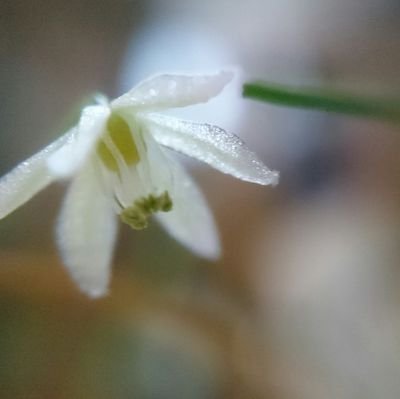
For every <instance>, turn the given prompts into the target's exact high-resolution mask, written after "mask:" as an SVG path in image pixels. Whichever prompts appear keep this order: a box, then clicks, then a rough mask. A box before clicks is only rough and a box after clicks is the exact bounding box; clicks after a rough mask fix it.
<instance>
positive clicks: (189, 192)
mask: <svg viewBox="0 0 400 399" xmlns="http://www.w3.org/2000/svg"><path fill="white" fill-rule="evenodd" d="M168 162H169V169H170V170H171V172H172V174H173V180H172V182H173V184H172V187H171V188H170V193H171V198H172V202H173V208H172V211H170V212H165V213H158V214H157V216H156V217H157V219H158V220H159V222H160V223H161V224H162V226H163V227H164V228H165V229H166V230H167V231H168V232H169V233H170V234H171V236H172V237H174V238H175V239H176V240H177V241H179V242H180V243H181V244H183V245H184V246H186V247H187V248H188V249H190V250H191V251H193V252H194V253H196V254H197V255H199V256H202V257H205V258H208V259H217V258H218V257H219V256H220V243H219V237H218V232H217V229H216V227H215V223H214V218H213V216H212V214H211V212H210V209H209V207H208V205H207V202H206V201H205V199H204V197H203V195H202V193H201V192H200V190H199V189H198V188H197V185H196V184H195V183H194V182H193V180H192V179H191V178H190V177H189V176H188V175H187V173H186V172H185V171H184V170H183V169H182V168H181V166H180V165H179V164H177V163H176V162H174V161H173V160H172V159H170V160H169V161H168Z"/></svg>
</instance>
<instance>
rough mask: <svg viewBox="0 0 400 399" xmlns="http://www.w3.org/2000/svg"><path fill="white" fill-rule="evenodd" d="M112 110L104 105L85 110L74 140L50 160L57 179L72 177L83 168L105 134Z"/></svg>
mask: <svg viewBox="0 0 400 399" xmlns="http://www.w3.org/2000/svg"><path fill="white" fill-rule="evenodd" d="M109 115H110V109H109V108H108V107H107V106H104V105H91V106H88V107H86V108H84V109H83V111H82V115H81V118H80V120H79V125H78V128H77V129H78V131H77V134H76V136H75V137H74V140H71V142H70V143H69V144H68V145H66V146H64V147H62V148H61V149H60V150H59V151H57V152H55V153H54V154H53V155H52V156H51V157H50V158H49V159H48V167H49V170H50V171H51V173H53V174H54V175H55V176H57V177H60V178H62V177H70V176H71V175H73V174H74V173H75V172H76V171H77V170H79V168H81V167H82V165H83V164H84V162H85V161H86V159H87V157H88V155H89V154H90V152H91V150H92V149H93V147H94V145H95V143H96V141H97V139H98V138H99V136H101V134H102V133H103V132H104V129H105V124H106V122H107V118H108V116H109Z"/></svg>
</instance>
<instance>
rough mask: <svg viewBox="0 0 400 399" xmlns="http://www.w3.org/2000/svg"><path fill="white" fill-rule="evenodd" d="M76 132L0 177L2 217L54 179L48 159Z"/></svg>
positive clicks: (0, 215) (70, 133)
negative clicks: (48, 166)
mask: <svg viewBox="0 0 400 399" xmlns="http://www.w3.org/2000/svg"><path fill="white" fill-rule="evenodd" d="M74 134H75V128H73V129H71V130H69V131H68V132H67V133H65V134H64V135H63V136H61V137H60V138H59V139H57V140H56V141H54V142H53V143H51V144H50V145H48V146H47V147H45V148H44V149H43V150H41V151H39V152H38V153H37V154H35V155H33V156H32V157H30V158H29V159H27V160H26V161H24V162H22V163H20V164H19V165H18V166H16V167H15V168H14V169H13V170H11V171H10V172H9V173H7V174H6V175H5V176H3V177H2V178H1V179H0V219H2V218H4V217H5V216H7V215H8V214H9V213H11V212H12V211H14V210H15V209H16V208H18V207H19V206H21V205H23V204H24V203H25V202H26V201H28V200H29V199H31V198H32V197H33V196H34V195H35V194H36V193H37V192H39V191H40V190H42V189H43V188H45V187H46V186H47V185H49V184H50V183H51V182H52V181H53V179H54V177H53V176H52V175H51V174H50V173H49V171H48V169H47V159H48V157H49V156H50V155H51V154H53V153H54V152H55V151H57V150H58V149H59V148H60V147H62V146H63V145H64V144H65V143H67V142H68V141H69V140H71V138H72V137H73V135H74Z"/></svg>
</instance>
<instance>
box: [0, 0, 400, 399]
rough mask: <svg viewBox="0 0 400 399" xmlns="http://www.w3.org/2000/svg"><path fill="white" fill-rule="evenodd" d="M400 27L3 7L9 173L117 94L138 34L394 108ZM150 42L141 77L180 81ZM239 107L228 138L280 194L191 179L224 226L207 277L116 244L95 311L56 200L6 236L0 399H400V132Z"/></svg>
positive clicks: (166, 254)
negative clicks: (215, 52)
mask: <svg viewBox="0 0 400 399" xmlns="http://www.w3.org/2000/svg"><path fill="white" fill-rule="evenodd" d="M399 16H400V7H399V6H398V4H397V2H395V1H389V0H387V1H381V0H379V1H378V0H375V1H372V0H368V1H357V0H350V1H345V0H340V1H333V0H332V1H330V0H323V1H317V0H313V1H312V0H308V1H305V2H304V3H302V4H299V3H298V2H295V1H290V0H285V1H282V2H274V1H262V0H258V1H257V0H250V1H246V2H237V3H235V2H226V1H224V0H219V1H205V2H203V3H200V2H198V3H197V2H192V1H187V2H184V1H180V0H173V1H170V2H162V1H161V0H159V1H156V0H153V1H133V0H131V1H123V0H118V1H115V0H114V1H111V0H106V1H100V2H99V1H92V0H87V1H75V0H71V1H69V2H61V1H59V0H55V1H46V0H38V1H28V0H16V1H8V0H3V1H1V2H0V87H1V90H2V96H0V172H1V174H4V173H6V172H7V171H8V170H9V169H11V168H12V167H13V166H14V165H16V164H17V163H18V162H20V161H22V160H23V159H24V158H26V157H28V156H29V155H30V154H32V153H34V152H35V151H37V150H38V149H40V148H41V147H43V146H44V145H45V144H46V143H47V142H49V141H50V140H52V139H53V138H54V137H56V136H57V135H58V134H59V133H60V132H61V131H62V130H63V129H65V128H66V126H68V124H69V123H70V122H71V118H73V116H74V115H75V114H74V110H75V108H76V107H77V105H78V104H79V103H80V102H81V101H82V99H83V98H85V96H87V95H88V94H91V93H92V92H94V91H102V92H105V93H107V94H108V95H110V96H116V95H118V94H120V88H121V85H123V84H121V78H120V74H121V71H122V69H123V65H124V63H125V64H126V62H127V61H126V59H127V57H129V55H127V54H128V53H129V51H128V48H129V47H130V46H132V43H134V44H135V43H136V42H139V41H140V40H144V39H143V35H141V32H142V31H143V30H146V29H147V31H150V32H153V31H154V34H155V35H156V34H157V32H156V30H157V29H156V27H157V26H160V28H159V29H160V30H159V32H158V36H157V37H161V36H165V37H167V36H168V35H169V31H168V24H167V25H165V23H166V21H169V20H171V21H172V22H171V24H172V25H173V26H174V28H176V27H177V26H178V27H179V21H182V22H185V25H184V26H185V30H184V31H183V32H182V40H183V39H184V38H185V40H186V41H187V43H189V44H188V45H189V47H190V38H191V36H190V35H191V31H190V29H189V28H188V26H190V25H191V24H192V22H193V24H194V25H196V26H199V27H201V28H202V29H204V32H205V34H207V35H209V36H211V37H212V36H213V35H215V37H218V38H219V39H221V41H222V42H224V43H226V46H227V47H229V48H230V51H231V53H230V54H231V56H230V57H231V58H229V57H228V59H227V62H228V63H235V64H239V65H240V66H241V67H242V68H243V70H244V72H245V74H246V75H247V76H250V77H254V78H264V79H267V80H274V79H276V80H278V81H281V82H283V83H284V82H292V83H293V82H294V83H299V84H301V83H310V82H311V83H313V84H315V85H331V86H334V87H342V88H347V89H349V90H354V91H356V92H358V93H361V94H362V93H377V92H379V93H381V92H384V93H391V94H393V93H394V94H397V93H398V89H397V88H398V86H399V73H398V71H399V67H400V57H399V56H398V55H399V54H400V51H399V50H400V28H399V26H398V18H399ZM148 27H151V29H149V28H148ZM162 29H165V31H164V30H162ZM146 37H147V36H146ZM147 40H148V41H147V42H146V43H147V44H146V43H145V44H142V47H141V48H145V49H148V50H146V51H147V53H146V55H145V54H144V53H143V54H142V53H140V52H138V51H136V52H135V50H133V53H132V51H131V53H129V54H131V55H130V56H133V64H134V63H135V60H136V59H137V64H139V63H140V62H141V61H142V59H144V58H146V60H147V63H149V62H150V65H152V68H154V69H157V67H158V60H159V59H161V58H160V57H165V58H166V59H167V60H168V62H170V63H171V59H172V60H176V62H177V64H178V65H177V66H176V69H177V70H180V69H182V68H181V65H180V64H179V62H182V59H180V58H179V57H178V56H176V57H173V56H172V55H171V54H175V53H174V51H175V49H174V43H173V42H171V48H170V49H169V48H168V49H161V48H159V46H158V45H157V42H154V41H152V39H151V36H150V39H148V37H147ZM175 40H176V39H175ZM146 45H147V47H146ZM133 48H134V49H135V48H136V47H133ZM161 50H164V51H163V52H162V51H161ZM166 50H167V51H166ZM158 51H159V52H160V53H161V52H162V54H161V55H160V54H159V53H158ZM191 52H193V53H196V48H194V49H193V48H192V49H191V51H187V52H185V51H183V54H184V55H183V56H182V57H183V60H184V61H187V59H186V58H190V57H192V54H191ZM132 54H133V55H132ZM202 55H203V56H204V58H207V57H208V55H207V53H206V52H205V54H202ZM151 62H152V64H151ZM182 64H185V63H184V62H182ZM185 65H186V64H185ZM222 66H223V65H222ZM152 72H153V71H151V73H152ZM149 73H150V72H149ZM132 74H133V75H134V74H135V71H132ZM136 74H137V75H139V72H137V71H136ZM240 104H241V107H242V108H243V110H242V111H243V112H242V113H243V116H242V118H241V119H240V120H239V121H238V123H237V126H236V131H237V132H238V133H239V134H240V135H241V136H243V137H245V138H246V141H247V143H248V145H249V147H250V148H252V149H255V150H256V151H257V153H259V155H260V157H261V158H262V159H263V160H264V161H265V162H266V164H267V165H268V166H269V167H271V168H273V169H279V170H281V172H282V173H281V184H280V185H279V186H278V187H276V188H270V187H261V186H255V185H251V184H247V183H244V182H241V181H238V180H234V179H233V178H231V177H229V176H225V175H222V174H219V173H218V172H215V171H213V170H210V169H209V168H194V167H192V168H191V169H192V172H193V174H194V175H195V178H196V180H197V181H198V182H199V184H200V185H201V187H202V188H203V189H204V192H205V194H206V196H207V198H208V199H209V202H210V205H211V207H212V209H213V211H214V213H215V216H216V219H217V223H218V225H219V228H220V234H221V239H222V243H223V252H224V255H223V257H222V259H221V260H220V261H219V262H217V263H215V264H214V263H207V262H205V261H203V260H201V259H198V258H196V257H194V256H192V255H191V254H189V253H188V252H187V251H186V250H185V249H183V248H182V247H180V245H179V244H177V243H175V242H173V241H172V239H171V238H169V237H168V236H167V235H166V234H165V233H164V232H163V231H161V229H160V228H158V226H156V225H152V226H151V227H150V228H149V229H148V230H146V231H143V232H132V231H130V230H129V229H128V228H125V227H121V231H120V235H119V241H118V246H117V249H116V253H115V259H114V267H113V279H112V284H111V287H110V294H109V295H108V296H107V297H106V298H104V299H101V300H97V301H93V300H89V299H87V298H86V297H85V296H83V295H82V294H81V293H79V292H78V290H77V288H76V287H75V286H74V285H73V284H72V282H71V281H70V280H69V277H68V276H67V274H66V272H65V271H64V269H63V267H62V264H61V261H60V259H59V257H58V254H57V251H56V248H55V243H54V238H53V232H54V222H55V220H56V218H57V212H58V209H59V207H60V203H61V201H62V196H63V193H64V189H65V187H63V185H62V184H59V185H53V186H52V187H50V188H48V189H46V191H44V192H42V193H40V194H39V195H38V196H37V197H35V198H34V199H32V200H31V201H30V202H29V203H28V204H26V205H25V206H24V207H22V208H21V209H19V210H18V211H16V212H15V213H14V214H12V215H10V216H8V217H7V218H6V219H5V220H2V222H1V224H0V325H1V328H0V397H1V398H24V399H25V398H28V399H29V398H60V399H63V398H104V399H106V398H107V399H108V398H139V399H142V398H143V399H169V398H185V399H191V398H201V399H208V398H213V399H214V398H215V399H217V398H218V399H219V398H221V399H222V398H230V399H231V398H238V399H239V398H240V399H242V398H251V399H253V398H254V399H258V398H260V399H261V398H271V399H278V398H279V399H281V398H282V399H303V398H304V399H305V398H307V399H309V398H327V399H330V398H332V399H334V398H335V399H338V398H340V399H342V398H343V399H347V398H349V399H350V398H352V399H353V398H363V399H369V398H371V399H372V398H385V399H391V398H393V399H395V398H398V397H399V396H400V383H399V381H400V378H399V377H400V356H399V354H400V345H399V342H400V316H399V315H400V312H399V309H400V306H399V305H400V298H399V294H398V283H399V269H398V263H399V256H400V250H399V248H400V246H399V239H400V219H399V216H400V201H399V193H400V191H399V187H400V185H399V177H400V166H399V165H400V163H399V148H400V138H399V137H400V136H399V129H398V128H397V127H394V126H390V125H386V124H384V123H381V122H376V121H366V120H358V119H354V118H349V117H346V118H344V117H340V116H337V115H336V116H335V115H326V114H320V113H312V112H303V111H293V110H286V109H281V108H276V107H272V106H268V105H265V104H257V103H255V102H250V101H246V100H243V101H241V103H240ZM216 112H218V110H216Z"/></svg>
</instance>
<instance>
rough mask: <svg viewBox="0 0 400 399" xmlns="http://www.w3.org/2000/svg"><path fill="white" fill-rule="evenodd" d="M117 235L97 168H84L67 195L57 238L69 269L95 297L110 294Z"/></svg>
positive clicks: (84, 288)
mask: <svg viewBox="0 0 400 399" xmlns="http://www.w3.org/2000/svg"><path fill="white" fill-rule="evenodd" d="M116 233H117V229H116V218H115V214H114V211H113V209H112V206H111V201H110V200H109V198H108V197H106V196H105V195H104V193H103V191H102V190H101V188H100V186H99V182H98V180H97V176H96V175H95V170H94V168H92V166H91V165H89V166H87V165H85V167H84V168H83V169H82V171H81V172H80V173H79V174H78V175H77V176H76V177H75V179H74V180H73V181H72V184H71V186H70V187H69V190H68V192H67V196H66V198H65V201H64V204H63V207H62V210H61V214H60V218H59V222H58V226H57V238H58V245H59V248H60V250H61V253H62V257H63V260H64V263H65V266H66V268H67V269H68V271H69V272H70V274H71V276H72V278H73V279H74V280H75V281H76V283H77V284H78V285H79V287H80V288H81V290H82V291H83V292H85V293H86V294H88V295H89V296H91V297H93V298H95V297H99V296H102V295H104V294H105V293H106V292H107V287H108V284H109V280H110V267H111V266H110V264H111V257H112V253H113V248H114V243H115V238H116Z"/></svg>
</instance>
